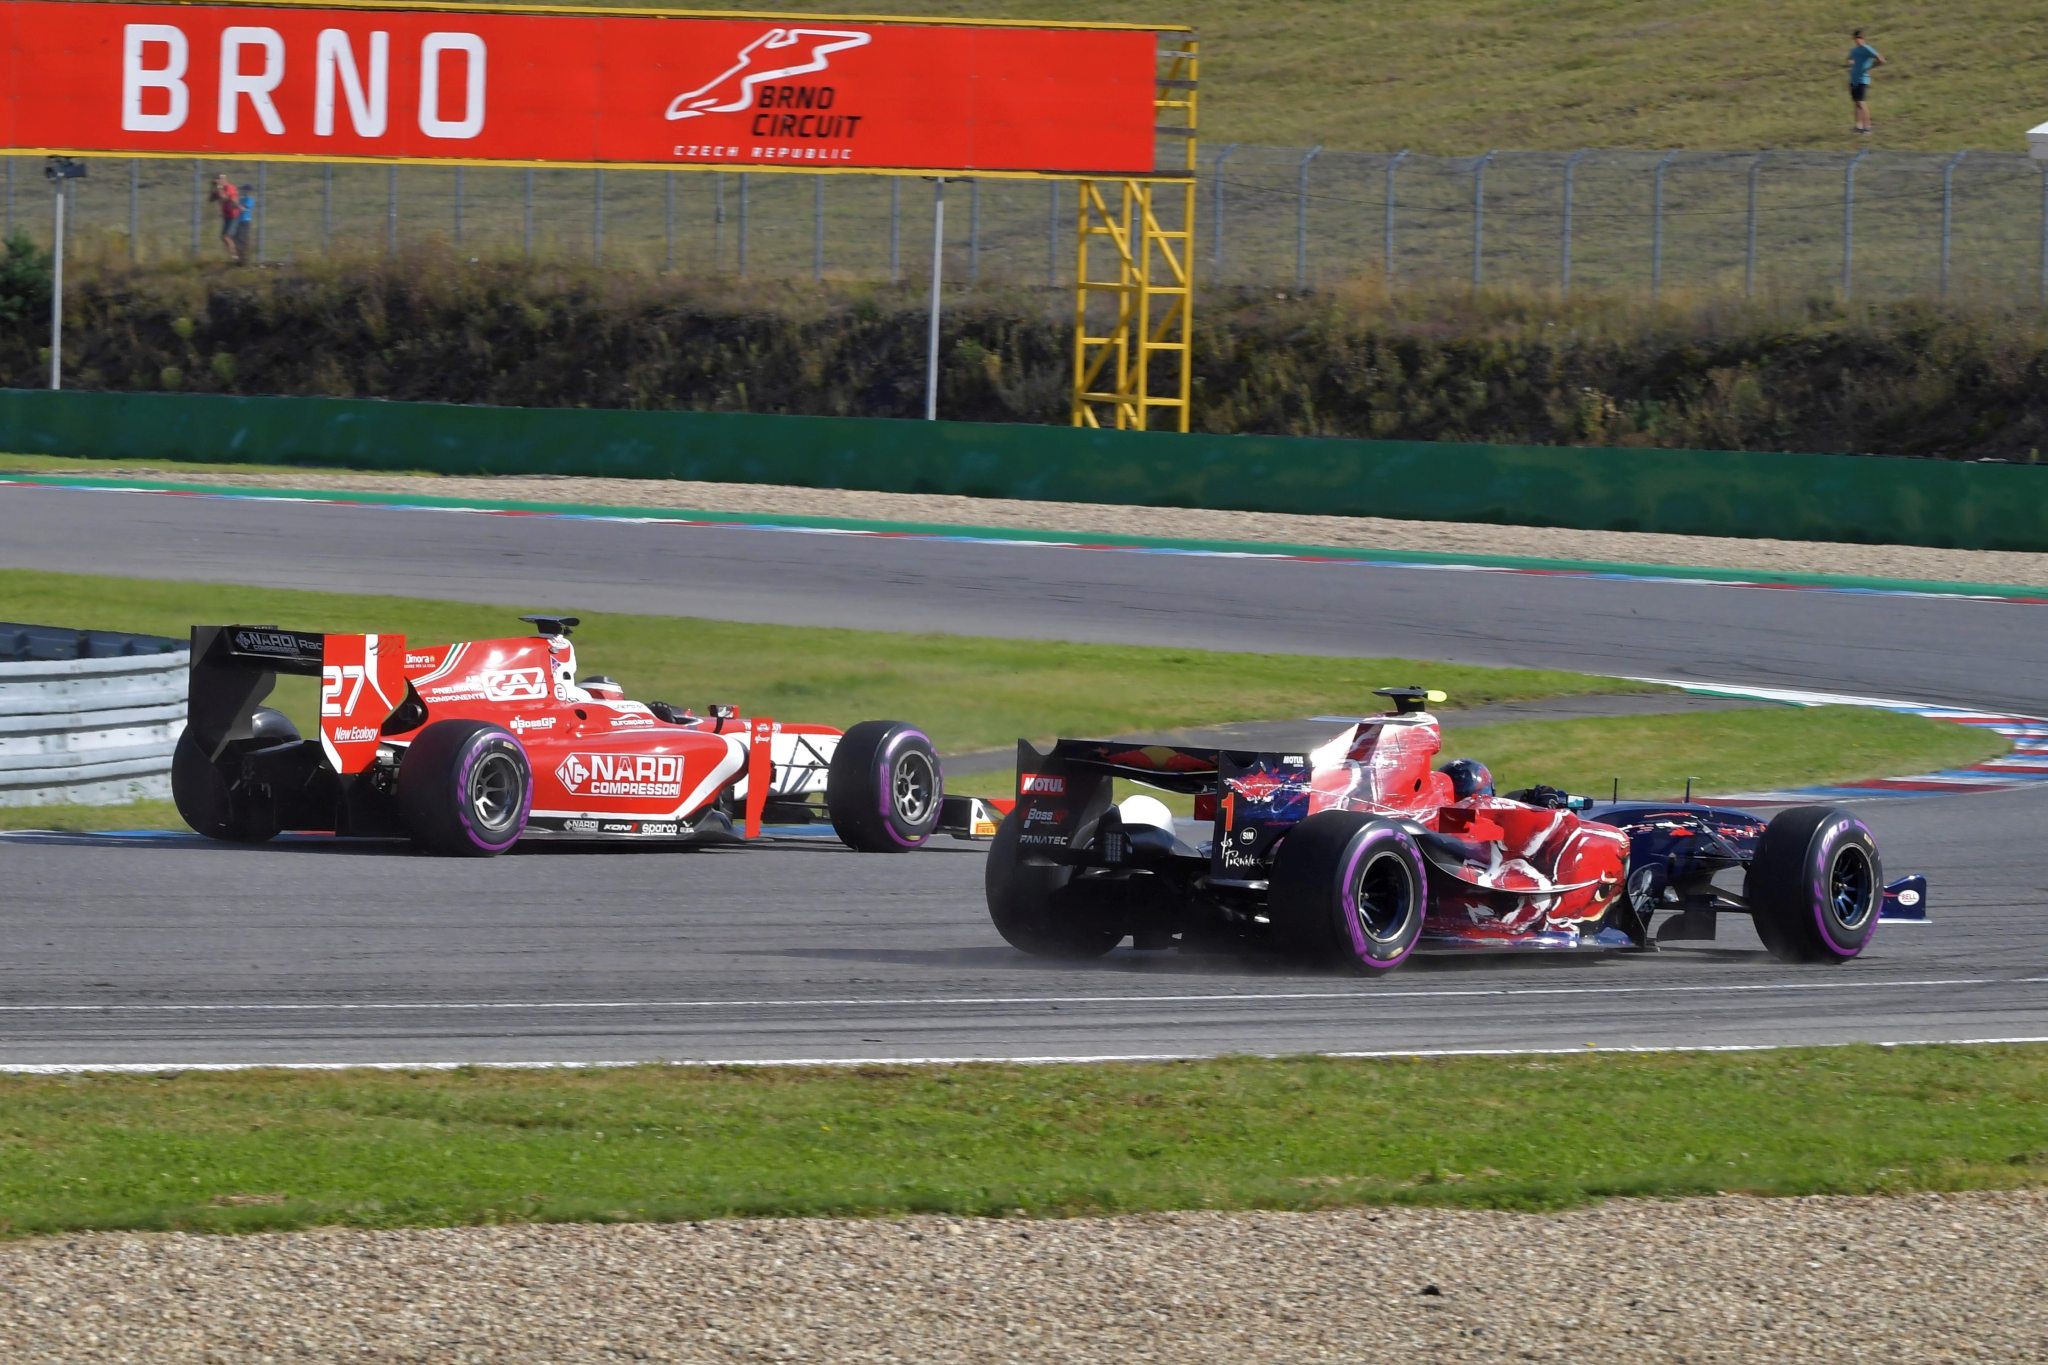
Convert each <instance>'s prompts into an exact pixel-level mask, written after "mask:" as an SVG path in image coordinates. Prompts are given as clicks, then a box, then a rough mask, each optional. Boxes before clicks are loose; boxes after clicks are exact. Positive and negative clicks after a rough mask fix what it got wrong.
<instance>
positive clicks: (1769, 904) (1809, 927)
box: [1743, 806, 1884, 963]
mask: <svg viewBox="0 0 2048 1365" xmlns="http://www.w3.org/2000/svg"><path fill="white" fill-rule="evenodd" d="M1743 898H1744V899H1745V900H1746V901H1747V902H1748V903H1749V909H1750V913H1751V915H1752V916H1753V917H1754V918H1755V921H1756V929H1757V936H1758V937H1759V938H1761V939H1762V940H1763V942H1764V946H1765V947H1766V948H1768V949H1769V950H1770V953H1771V956H1773V957H1775V958H1777V959H1778V960H1779V961H1781V962H1822V963H1829V962H1832V963H1842V962H1847V961H1849V960H1851V959H1852V958H1855V957H1858V956H1860V955H1861V954H1862V953H1863V951H1864V950H1865V949H1866V948H1868V947H1869V946H1870V940H1871V936H1872V935H1873V934H1874V933H1876V931H1877V920H1878V915H1879V913H1880V910H1881V908H1882V906H1883V900H1884V865H1883V863H1882V861H1881V860H1880V859H1879V857H1878V852H1877V844H1876V841H1875V840H1874V839H1873V838H1872V837H1871V833H1870V827H1869V826H1868V825H1865V824H1864V823H1863V821H1861V820H1859V819H1858V818H1856V816H1855V815H1854V814H1852V813H1851V812H1849V811H1846V810H1843V809H1842V808H1840V807H1838V806H1794V807H1792V808H1790V809H1788V810H1782V811H1780V812H1778V813H1777V814H1776V815H1774V816H1772V817H1771V821H1770V823H1769V824H1768V825H1767V826H1765V828H1764V833H1763V837H1762V838H1760V839H1759V840H1757V844H1756V850H1755V852H1754V853H1753V854H1752V856H1751V858H1750V863H1749V869H1748V872H1747V875H1746V877H1745V879H1744V883H1743Z"/></svg>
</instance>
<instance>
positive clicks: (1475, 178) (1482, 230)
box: [1472, 152, 1499, 290]
mask: <svg viewBox="0 0 2048 1365" xmlns="http://www.w3.org/2000/svg"><path fill="white" fill-rule="evenodd" d="M1497 155H1499V153H1497V152H1488V153H1487V154H1486V155H1485V156H1482V157H1480V158H1479V164H1478V165H1476V166H1474V167H1473V168H1472V287H1473V289H1475V290H1476V289H1478V288H1479V286H1480V285H1482V284H1484V283H1486V168H1487V167H1488V166H1489V165H1491V164H1492V162H1493V158H1494V157H1495V156H1497Z"/></svg>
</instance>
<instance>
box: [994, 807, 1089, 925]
mask: <svg viewBox="0 0 2048 1365" xmlns="http://www.w3.org/2000/svg"><path fill="white" fill-rule="evenodd" d="M1022 819H1023V813H1022V812H1021V811H1011V812H1010V813H1009V814H1008V815H1006V816H1004V817H1003V823H1002V824H1000V825H998V826H996V834H995V838H994V840H993V841H992V842H991V843H990V844H989V848H988V861H987V863H986V864H984V866H983V869H982V885H983V888H984V890H985V891H986V893H987V896H988V917H989V919H990V920H991V921H993V922H994V924H995V926H996V932H997V933H999V934H1001V935H1002V936H1003V941H1004V942H1006V943H1008V944H1009V945H1010V946H1011V947H1012V948H1015V949H1017V950H1019V951H1020V952H1026V953H1030V954H1031V955H1032V956H1033V957H1064V958H1075V959H1083V958H1091V957H1101V956H1102V955H1103V954H1104V953H1106V952H1108V951H1109V950H1110V949H1112V948H1114V947H1116V945H1117V944H1119V943H1121V942H1123V938H1124V935H1123V931H1122V930H1121V929H1105V928H1102V927H1100V926H1099V925H1097V924H1094V923H1091V922H1090V920H1089V919H1088V917H1087V911H1088V909H1089V907H1088V906H1087V905H1086V904H1085V903H1083V902H1080V901H1079V900H1078V899H1077V898H1076V897H1074V896H1072V895H1070V894H1069V893H1068V883H1069V882H1071V881H1072V880H1073V877H1074V869H1072V868H1071V867H1059V866H1056V865H1054V864H1051V863H1029V862H1026V861H1024V859H1023V856H1022V851H1021V849H1020V846H1019V844H1018V842H1017V836H1018V834H1019V832H1020V831H1021V828H1022V826H1021V821H1022Z"/></svg>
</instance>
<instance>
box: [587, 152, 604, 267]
mask: <svg viewBox="0 0 2048 1365" xmlns="http://www.w3.org/2000/svg"><path fill="white" fill-rule="evenodd" d="M590 263H591V264H592V265H594V266H598V267H600V268H601V267H602V266H603V265H604V172H603V171H592V172H591V173H590Z"/></svg>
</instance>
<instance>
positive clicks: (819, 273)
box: [811, 175, 825, 284]
mask: <svg viewBox="0 0 2048 1365" xmlns="http://www.w3.org/2000/svg"><path fill="white" fill-rule="evenodd" d="M824 282H825V177H824V176H822V175H814V176H812V177H811V283H812V284H823V283H824Z"/></svg>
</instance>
